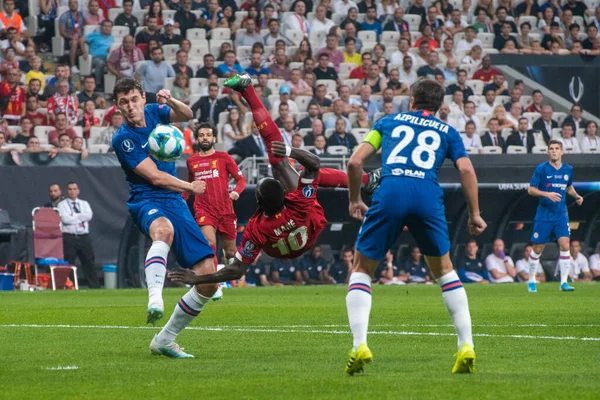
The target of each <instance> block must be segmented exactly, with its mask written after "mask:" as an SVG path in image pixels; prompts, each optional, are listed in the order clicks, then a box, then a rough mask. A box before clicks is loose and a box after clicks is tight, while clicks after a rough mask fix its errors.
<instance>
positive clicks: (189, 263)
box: [127, 199, 214, 268]
mask: <svg viewBox="0 0 600 400" xmlns="http://www.w3.org/2000/svg"><path fill="white" fill-rule="evenodd" d="M127 205H128V206H129V212H130V214H131V216H132V217H133V219H134V221H135V223H136V224H137V226H138V227H139V228H140V230H141V231H142V232H143V233H144V235H146V236H148V237H150V225H151V224H152V222H154V220H156V219H157V218H160V217H165V218H166V219H168V220H169V221H171V224H172V225H173V230H174V235H173V244H172V245H171V248H172V249H173V252H174V253H175V258H176V259H177V262H178V263H179V265H181V266H182V267H183V268H191V267H193V266H194V265H195V264H197V263H198V262H199V261H201V260H204V259H205V258H208V257H213V256H214V252H213V250H212V248H211V247H210V245H209V244H208V241H207V240H206V238H205V237H204V235H203V234H202V231H201V230H200V227H199V226H198V224H197V223H196V221H195V220H194V217H193V216H192V214H191V213H190V210H189V209H188V206H187V204H186V203H185V202H184V201H183V199H182V200H181V201H179V200H161V201H144V202H140V203H135V204H130V203H128V204H127Z"/></svg>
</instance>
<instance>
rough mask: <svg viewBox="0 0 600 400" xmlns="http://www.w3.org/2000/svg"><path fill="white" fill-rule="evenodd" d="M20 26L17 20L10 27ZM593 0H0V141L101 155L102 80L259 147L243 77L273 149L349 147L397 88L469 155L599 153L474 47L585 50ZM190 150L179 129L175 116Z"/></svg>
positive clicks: (585, 126) (243, 145) (595, 42)
mask: <svg viewBox="0 0 600 400" xmlns="http://www.w3.org/2000/svg"><path fill="white" fill-rule="evenodd" d="M25 21H27V23H25ZM599 26H600V7H596V1H595V0H586V1H585V2H582V1H579V0H567V1H566V2H563V4H562V5H561V4H560V2H559V1H557V0H552V1H549V2H545V3H541V1H540V2H539V3H538V1H537V0H526V1H524V2H513V1H512V0H497V1H495V0H479V1H478V2H471V0H462V1H457V0H454V1H449V0H440V1H436V2H433V1H431V2H424V1H423V0H414V1H413V2H411V3H408V2H407V1H406V0H402V1H399V2H396V1H393V0H382V1H374V0H364V1H362V2H360V3H355V2H354V1H352V0H338V1H331V0H322V1H321V2H319V3H317V2H313V1H312V0H306V1H303V0H297V1H294V2H293V3H292V2H290V1H285V0H284V1H281V0H260V1H257V0H246V1H234V0H222V1H221V2H219V1H218V0H208V1H204V0H203V1H195V0H154V1H151V0H135V1H134V0H101V1H98V0H89V1H88V0H82V1H77V0H39V2H38V1H37V0H32V1H27V2H26V1H23V0H5V1H4V2H3V11H2V12H0V36H1V38H2V42H1V48H2V59H1V61H0V74H1V75H2V82H1V83H0V98H1V100H0V112H1V113H2V116H3V119H2V122H1V123H0V133H1V134H0V151H12V152H15V151H25V152H48V153H49V155H50V157H54V156H55V155H56V154H57V153H60V152H68V153H80V154H81V157H83V158H84V157H87V155H88V152H98V153H103V152H108V151H110V146H111V140H112V135H113V134H114V132H115V131H116V129H117V128H118V127H119V126H120V125H121V124H122V122H123V118H122V116H121V115H120V113H119V111H118V110H116V107H114V105H111V91H112V87H113V85H114V82H115V81H116V80H117V79H119V78H122V77H136V78H137V79H139V80H141V81H142V82H143V86H144V88H145V91H146V96H147V99H148V101H149V102H153V101H155V93H156V92H158V90H160V89H162V88H168V89H170V90H171V91H172V94H173V96H174V97H176V98H177V99H179V100H182V101H184V102H185V103H187V104H189V105H190V106H191V107H192V109H193V111H194V116H195V120H196V121H200V122H204V121H210V122H212V123H213V124H214V125H216V126H218V128H219V135H220V140H221V141H222V144H223V146H224V148H225V150H226V151H228V152H229V153H230V154H234V155H237V156H238V157H239V158H240V159H243V158H246V157H249V156H253V155H256V156H265V151H266V149H265V146H264V143H263V142H262V140H261V139H260V136H259V135H257V132H255V131H254V130H253V127H252V123H251V122H252V117H251V113H249V112H248V107H247V105H246V104H244V101H243V99H241V98H240V96H238V95H237V94H236V93H235V92H232V91H229V90H228V89H227V88H224V87H223V85H222V82H223V79H224V78H226V77H229V76H231V75H233V74H237V73H241V72H244V71H245V72H247V73H248V74H250V75H251V76H252V77H253V78H254V79H255V86H256V89H257V92H258V93H259V95H260V96H261V97H262V100H263V102H264V104H265V105H266V106H267V108H268V109H269V110H270V111H271V113H272V115H273V118H274V119H275V120H276V123H277V125H278V126H279V127H280V129H281V131H282V133H283V138H284V140H285V141H286V142H287V144H288V145H290V146H294V147H305V148H308V149H309V150H311V151H312V152H314V153H315V154H317V155H319V156H336V155H345V154H348V153H350V152H351V151H352V150H353V148H354V147H355V146H356V145H357V143H358V142H360V140H361V139H362V137H363V136H364V135H365V134H366V133H367V132H368V131H369V129H370V128H371V126H372V125H373V123H374V121H376V120H377V119H378V118H380V117H381V116H383V115H388V114H392V113H396V112H401V111H407V109H408V99H409V98H408V89H409V86H410V85H411V84H412V83H413V82H414V81H415V80H416V79H418V78H419V77H429V78H434V79H436V80H438V81H439V82H440V83H443V84H444V85H445V86H446V88H447V96H446V101H445V104H444V105H443V106H442V108H441V109H440V111H439V114H438V117H439V118H440V119H441V120H443V121H445V122H447V123H449V124H451V125H453V126H455V127H456V128H457V129H458V130H459V131H460V132H461V133H462V134H463V140H464V143H465V146H466V147H467V149H468V151H469V152H471V153H489V154H497V153H523V152H526V153H530V152H545V146H546V144H547V143H548V141H549V140H550V138H556V139H559V140H560V141H562V142H563V144H564V146H565V149H566V152H567V153H579V152H600V138H599V137H598V126H597V124H596V123H595V122H594V121H585V120H584V119H582V116H581V115H582V109H581V106H580V105H578V104H574V105H573V106H572V108H571V110H570V115H567V114H566V113H562V112H554V110H553V109H552V107H551V106H550V105H548V104H546V103H545V101H544V95H543V93H542V92H540V91H537V90H535V91H533V92H531V94H525V93H529V90H528V88H525V87H524V84H523V82H521V81H516V82H514V85H513V86H512V87H509V86H508V84H507V82H506V80H505V77H504V75H503V73H502V72H501V71H500V70H498V69H497V68H495V67H494V66H493V65H491V58H490V54H496V53H504V54H534V55H539V54H549V55H556V56H560V55H563V54H588V55H597V54H600V37H598V27H599ZM181 128H182V129H183V130H184V133H185V135H186V138H187V142H188V148H187V149H186V151H187V152H188V153H192V152H193V151H194V149H193V145H194V135H193V128H194V125H193V123H192V124H184V125H182V126H181Z"/></svg>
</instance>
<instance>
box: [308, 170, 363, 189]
mask: <svg viewBox="0 0 600 400" xmlns="http://www.w3.org/2000/svg"><path fill="white" fill-rule="evenodd" d="M367 183H369V175H367V174H362V184H363V185H366V184H367ZM319 186H321V187H344V188H347V187H348V175H346V173H345V172H342V171H340V170H337V169H332V168H321V169H320V170H319Z"/></svg>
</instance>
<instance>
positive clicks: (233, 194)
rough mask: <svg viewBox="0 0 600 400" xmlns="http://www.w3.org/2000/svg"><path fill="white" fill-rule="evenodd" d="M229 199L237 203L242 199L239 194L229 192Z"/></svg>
mask: <svg viewBox="0 0 600 400" xmlns="http://www.w3.org/2000/svg"><path fill="white" fill-rule="evenodd" d="M229 198H230V199H231V200H233V201H236V200H237V199H239V198H240V195H239V194H238V193H237V192H229Z"/></svg>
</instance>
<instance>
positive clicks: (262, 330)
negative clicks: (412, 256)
mask: <svg viewBox="0 0 600 400" xmlns="http://www.w3.org/2000/svg"><path fill="white" fill-rule="evenodd" d="M0 328H63V329H156V328H154V327H150V326H122V325H38V324H3V325H0ZM186 329H188V330H192V331H211V332H253V333H312V334H329V335H349V334H350V332H349V331H348V330H343V331H339V330H325V329H310V330H298V329H278V328H254V327H247V328H231V327H219V326H214V327H211V326H190V327H187V328H186ZM369 334H370V335H399V336H456V334H455V333H448V332H410V331H371V332H369ZM473 336H477V337H489V338H510V339H536V340H539V339H546V340H574V341H600V337H576V336H546V335H542V336H536V335H508V334H490V333H475V334H473Z"/></svg>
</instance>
